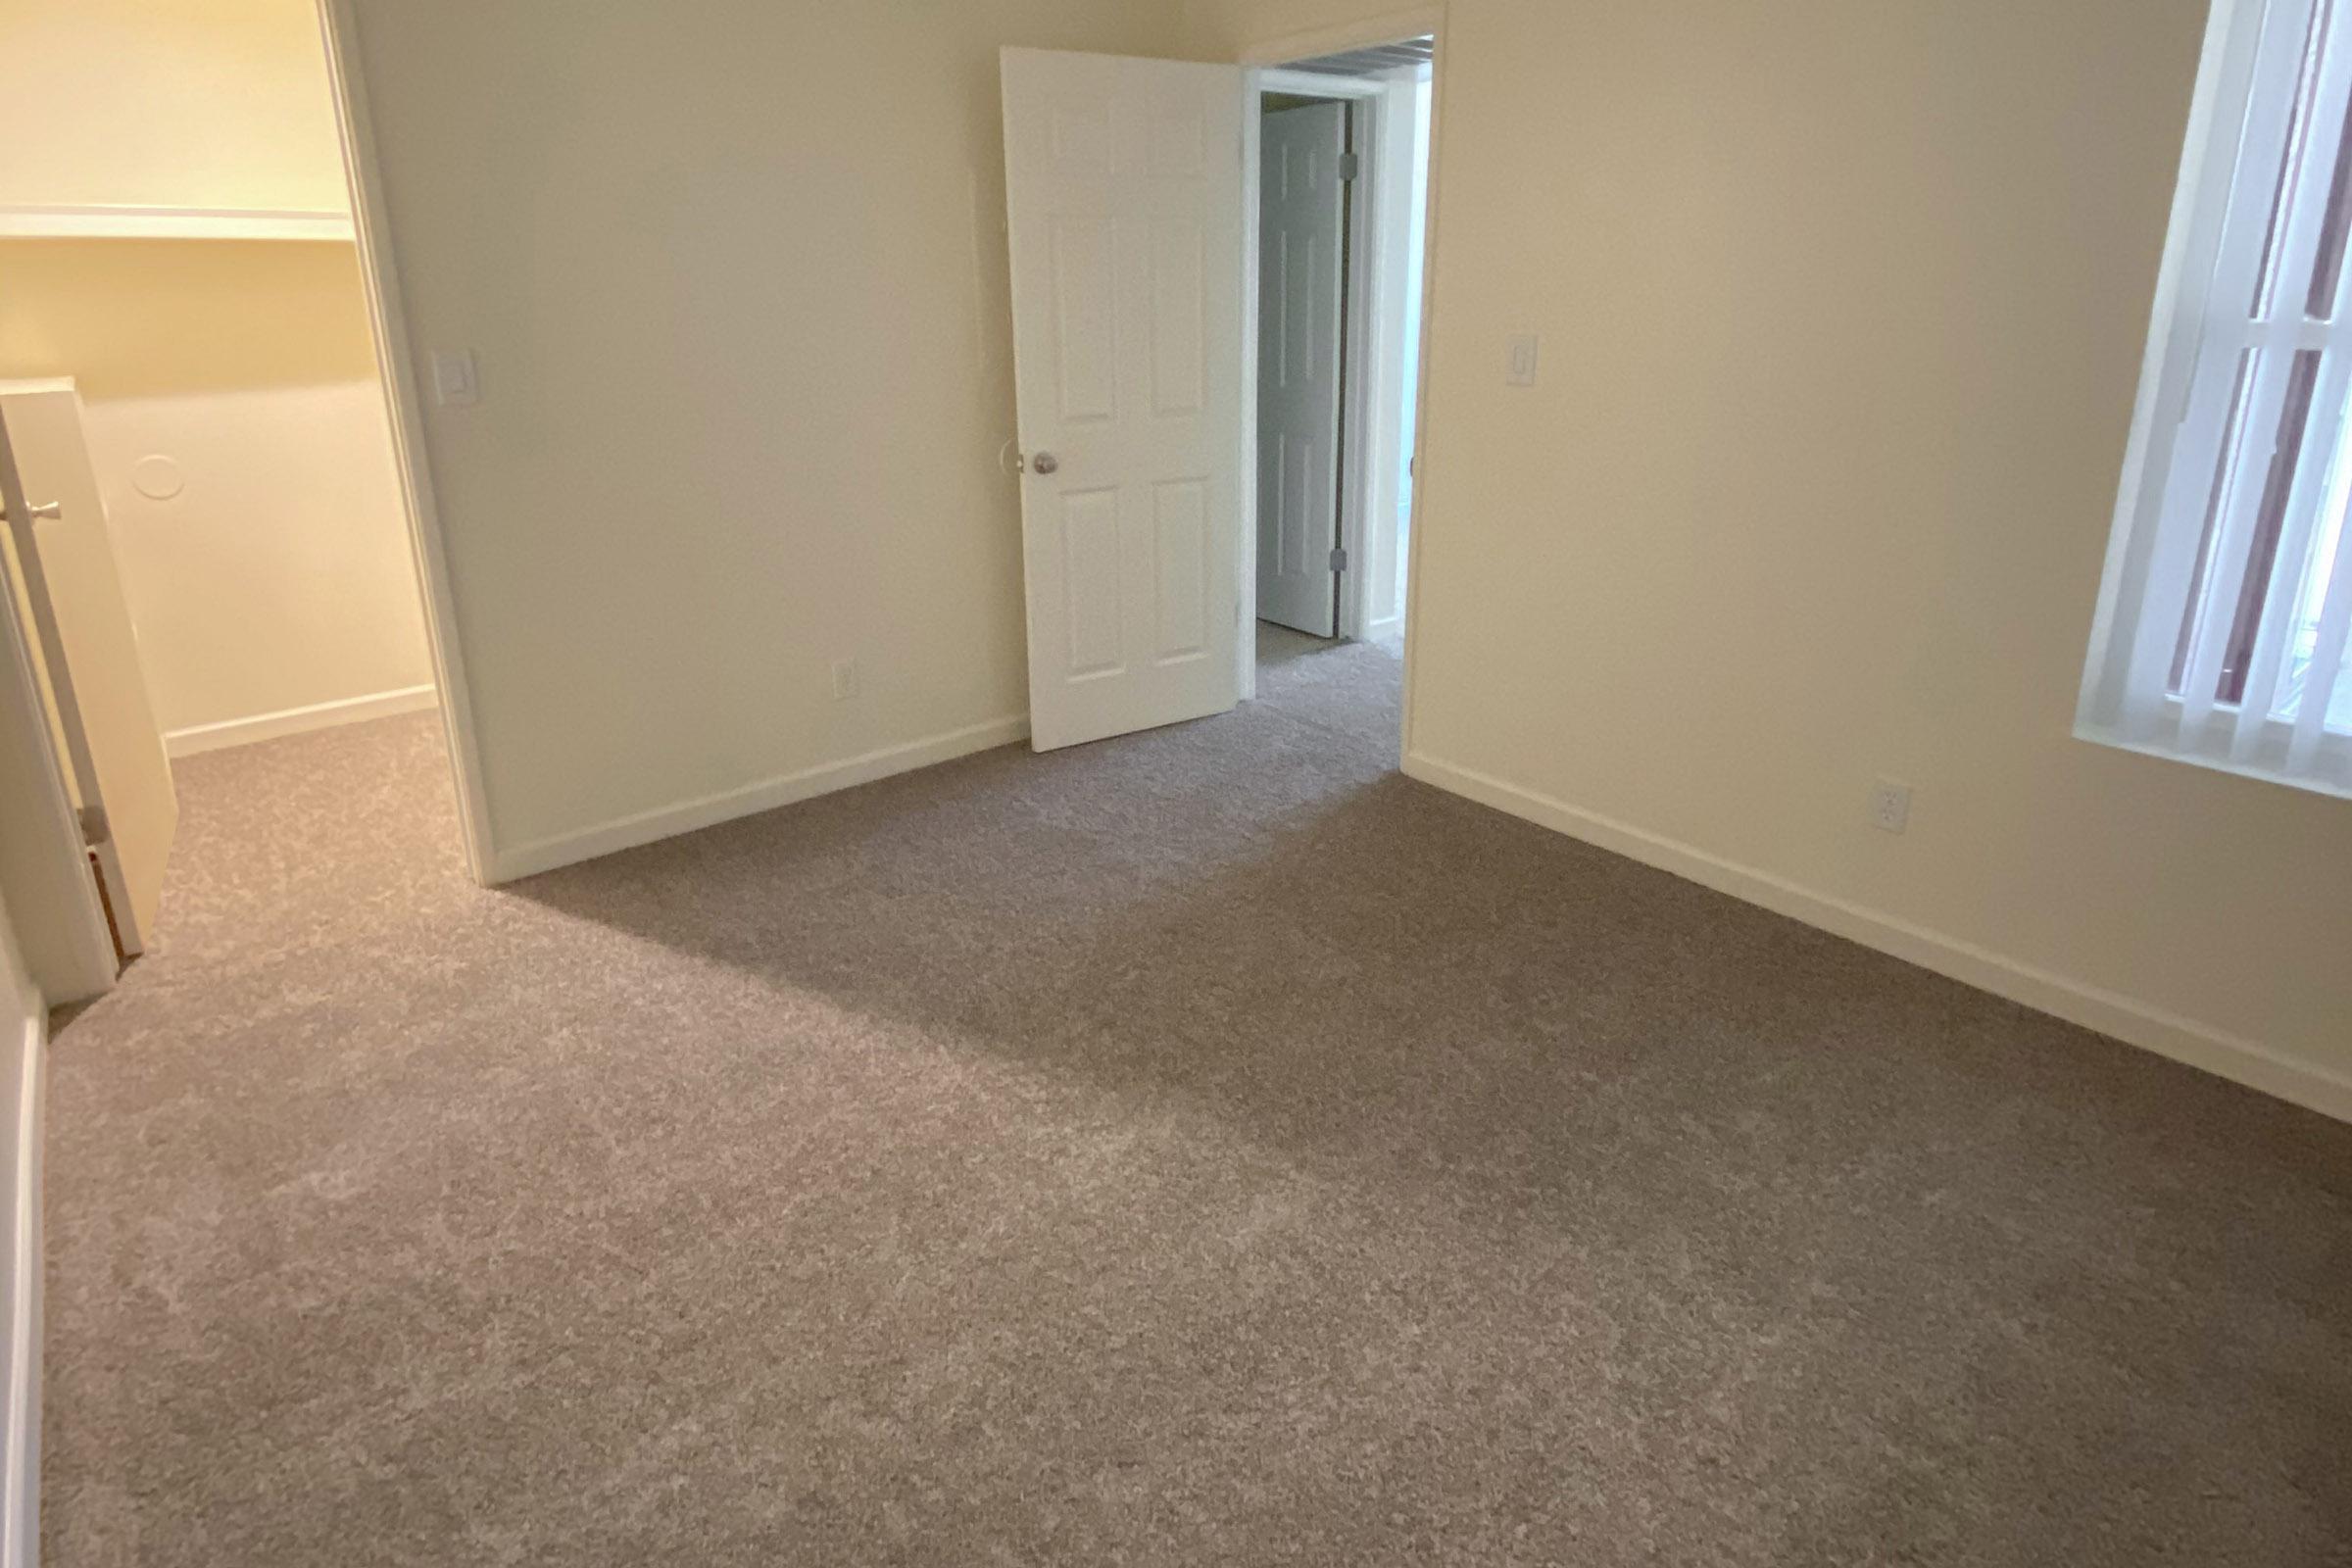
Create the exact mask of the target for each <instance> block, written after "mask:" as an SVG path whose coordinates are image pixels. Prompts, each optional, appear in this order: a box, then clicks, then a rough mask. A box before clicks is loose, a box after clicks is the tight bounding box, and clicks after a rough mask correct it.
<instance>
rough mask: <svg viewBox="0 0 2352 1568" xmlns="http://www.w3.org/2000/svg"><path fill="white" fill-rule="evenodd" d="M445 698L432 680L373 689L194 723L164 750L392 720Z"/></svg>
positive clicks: (168, 739)
mask: <svg viewBox="0 0 2352 1568" xmlns="http://www.w3.org/2000/svg"><path fill="white" fill-rule="evenodd" d="M439 701H440V694H439V693H438V692H437V691H436V689H435V688H434V687H433V686H431V685H430V684H427V685H423V686H403V687H401V688H399V689H398V690H396V691H388V692H369V693H368V695H367V696H365V697H344V698H339V699H337V700H336V701H334V702H331V703H313V704H311V705H310V706H309V707H308V708H282V709H279V710H278V711H276V712H274V713H256V714H254V715H253V716H252V717H250V718H229V719H222V720H221V722H220V723H217V724H191V725H189V726H188V727H187V728H185V729H175V730H171V731H168V732H167V733H166V734H165V736H164V750H165V751H166V752H168V753H170V754H171V755H172V756H173V757H175V758H176V757H194V756H196V755H198V754H199V753H202V752H218V751H222V750H225V749H226V748H228V747H231V746H251V745H253V744H254V743H255V742H256V741H273V740H277V739H279V738H281V737H283V736H287V735H302V734H307V733H308V732H310V731H311V730H315V729H332V728H334V727H335V726H336V725H337V724H357V723H359V722H361V721H362V720H364V719H369V718H389V717H391V716H392V715H393V714H394V713H421V712H423V711H425V710H427V709H429V708H432V707H433V706H434V705H435V704H437V703H438V702H439Z"/></svg>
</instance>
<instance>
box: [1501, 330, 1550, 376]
mask: <svg viewBox="0 0 2352 1568" xmlns="http://www.w3.org/2000/svg"><path fill="white" fill-rule="evenodd" d="M1541 347H1542V343H1541V341H1540V340H1539V339H1538V338H1537V336H1536V334H1535V333H1533V332H1521V333H1520V334H1518V335H1517V336H1516V337H1514V338H1512V339H1511V357H1510V365H1509V369H1508V371H1507V372H1506V379H1508V381H1509V382H1510V384H1511V385H1512V386H1534V385H1535V384H1536V358H1537V351H1538V350H1539V349H1540V348H1541Z"/></svg>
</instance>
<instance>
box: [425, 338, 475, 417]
mask: <svg viewBox="0 0 2352 1568" xmlns="http://www.w3.org/2000/svg"><path fill="white" fill-rule="evenodd" d="M433 401H434V402H435V403H438V404H440V405H442V406H443V407H444V408H455V407H460V406H463V405H465V404H469V403H479V402H481V401H482V380H481V377H480V375H478V374H477V373H475V370H474V368H473V350H471V349H435V350H433Z"/></svg>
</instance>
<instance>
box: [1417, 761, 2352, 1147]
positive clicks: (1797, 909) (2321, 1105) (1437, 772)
mask: <svg viewBox="0 0 2352 1568" xmlns="http://www.w3.org/2000/svg"><path fill="white" fill-rule="evenodd" d="M1404 771H1405V773H1406V774H1407V775H1408V776H1410V777H1413V778H1417V779H1420V780H1421V781H1422V782H1424V783H1426V784H1433V785H1435V786H1437V787H1438V788H1439V789H1442V790H1446V791H1448V792H1450V793H1452V794H1455V795H1460V796H1463V797H1465V798H1466V799H1469V800H1473V801H1476V802H1478V803H1479V804H1480V805H1482V806H1491V807H1493V808H1495V809H1496V810H1498V811H1506V812H1508V813H1509V814H1511V815H1512V816H1516V817H1521V818H1524V819H1525V820H1527V821H1530V822H1534V823H1537V824H1539V825H1541V826H1544V827H1547V828H1550V829H1552V830H1553V831H1555V832H1559V833H1565V834H1567V835H1568V836H1569V837H1570V838H1573V839H1581V840H1583V841H1584V842H1585V843H1587V844H1592V845H1595V846H1597V847H1599V848H1601V849H1604V850H1608V851H1611V852H1613V853H1615V854H1618V855H1622V856H1624V857H1626V858H1628V859H1632V860H1639V861H1641V862H1642V864H1643V865H1649V866H1654V867H1656V868H1657V869H1659V870H1661V871H1669V872H1672V873H1673V874H1674V875H1676V876H1679V877H1682V878H1684V879H1685V880H1687V881H1691V882H1696V883H1698V884H1699V885H1700V886H1701V887H1707V888H1713V889H1714V890H1715V891H1716V892H1718V893H1728V894H1730V895H1731V896H1732V897H1733V898H1736V899H1740V900H1743V901H1745V902H1746V903H1749V904H1755V905H1760V906H1762V907H1765V908H1767V909H1770V910H1772V911H1773V912H1775V913H1776V914H1785V915H1788V916H1789V918H1790V919H1793V920H1801V921H1803V922H1804V923H1805V924H1807V925H1810V926H1817V927H1819V928H1820V929H1822V930H1824V931H1829V932H1832V933H1834V934H1836V935H1838V936H1841V937H1844V938H1846V939H1847V940H1848V941H1852V942H1858V943H1860V944H1861V945H1862V946H1864V947H1866V948H1875V949H1876V950H1878V951H1879V952H1881V953H1886V954H1891V955H1892V956H1895V957H1898V958H1901V959H1903V960H1905V961H1906V962H1909V963H1915V964H1918V965H1919V966H1920V967H1921V968H1923V969H1932V970H1934V971H1935V972H1936V973H1937V974H1940V975H1944V976H1947V977H1949V978H1950V979H1954V980H1957V981H1960V982H1961V983H1962V984H1964V985H1971V986H1975V987H1976V988H1977V989H1978V990H1980V991H1989V992H1991V993H1992V994H1993V995H1994V996H1997V997H2005V998H2007V999H2008V1000H2009V1001H2011V1002H2016V1003H2021V1004H2023V1005H2026V1006H2029V1007H2032V1008H2034V1009H2035V1010H2036V1011H2040V1012H2046V1013H2049V1014H2051V1015H2053V1016H2055V1017H2059V1018H2064V1019H2065V1020H2067V1021H2068V1022H2069V1023H2076V1024H2081V1025H2082V1027H2083V1028H2085V1029H2092V1030H2096V1031H2097V1032H2098V1033H2100V1034H2103V1035H2108V1036H2111V1037H2112V1038H2114V1039H2117V1040H2121V1041H2123V1042H2125V1043H2126V1044H2127V1045H2133V1046H2139V1047H2141V1048H2143V1049H2145V1050H2148V1051H2153V1052H2155V1053H2156V1054H2159V1055H2163V1056H2170V1057H2171V1058H2173V1059H2174V1060H2175V1061H2180V1062H2185V1063H2187V1064H2188V1065H2189V1066H2192V1067H2197V1068H2201V1069H2203V1070H2204V1071H2206V1072H2210V1073H2213V1074H2216V1075H2217V1076H2219V1077H2223V1078H2227V1079H2229V1080H2230V1081H2231V1082H2233V1083H2239V1084H2243V1085H2245V1086H2246V1087H2247V1088H2249V1089H2255V1090H2259V1091H2261V1092H2262V1093H2264V1094H2266V1095H2273V1096H2276V1097H2277V1098H2278V1099H2280V1100H2284V1101H2289V1102H2291V1103H2295V1104H2298V1105H2302V1106H2304V1107H2306V1108H2308V1109H2311V1110H2316V1111H2318V1112H2320V1113H2321V1114H2322V1115H2326V1116H2332V1117H2335V1118H2336V1119H2337V1120H2339V1121H2352V1075H2347V1074H2345V1073H2343V1072H2341V1071H2339V1070H2336V1069H2334V1068H2329V1067H2324V1066H2321V1065H2319V1064H2318V1063H2315V1062H2310V1061H2304V1060H2300V1059H2297V1058H2296V1057H2293V1056H2289V1055H2287V1054H2284V1053H2282V1052H2278V1051H2275V1050H2273V1049H2272V1048H2270V1047H2268V1046H2264V1045H2259V1044H2257V1043H2256V1042H2254V1041H2251V1040H2246V1039H2243V1038H2241V1037H2239V1036H2236V1035H2232V1034H2230V1033H2229V1032H2228V1031H2227V1030H2223V1029H2218V1028H2215V1027H2214V1026H2212V1025H2210V1024H2205V1023H2199V1022H2197V1021H2196V1020H2195V1019H2192V1018H2184V1017H2181V1016H2180V1015H2179V1014H2177V1013H2172V1012H2167V1011H2165V1010H2164V1009H2162V1008H2160V1007H2153V1006H2150V1005H2147V1004H2145V1003H2142V1002H2139V1001H2136V1000H2134V999H2132V998H2131V997H2127V996H2124V995H2122V994H2120V993H2118V992H2113V991H2108V990H2104V989H2102V988H2100V987H2098V986H2093V985H2087V984H2084V983H2083V982H2082V981H2079V980H2071V979H2068V978H2067V977H2066V976H2064V975H2058V974H2052V973H2050V972H2049V971H2048V970H2046V969H2038V968H2035V967H2034V965H2032V964H2029V963H2024V962H2021V961H2019V960H2018V959H2016V958H2012V957H2008V956H2004V955H2002V954H1998V953H1993V952H1991V951H1989V950H1987V949H1985V948H1981V947H1978V946H1977V945H1975V944H1974V943H1970V942H1964V941H1961V940H1960V939H1959V938H1957V937H1953V936H1947V935H1945V934H1944V933H1942V932H1940V931H1933V930H1930V929H1928V928H1927V927H1924V926H1919V925H1914V924H1913V923H1911V922H1910V921H1908V920H1901V919H1897V918H1895V917H1894V916H1893V915H1889V914H1885V913H1882V912H1880V911H1879V910H1876V909H1870V908H1865V907H1862V906H1861V905H1858V904H1852V903H1849V902H1847V901H1846V900H1843V899H1838V898H1832V897H1830V896H1828V895H1827V894H1822V893H1815V892H1813V891H1811V890H1810V889H1807V888H1803V887H1800V886H1798V885H1797V884H1795V883H1793V882H1790V881H1789V880H1787V879H1786V878H1783V877H1779V876H1775V875H1773V874H1772V873H1770V872H1768V871H1761V870H1757V869H1755V868H1754V867H1752V866H1745V865H1740V864H1737V863H1735V862H1733V861H1730V860H1726V859H1723V858H1720V857H1718V856H1714V855H1710V854H1708V853H1706V852H1705V851H1703V850H1699V849H1695V848H1693V847H1691V845H1688V844H1682V843H1678V842H1677V841H1675V840H1673V839H1668V838H1663V837H1661V836H1659V835H1657V834H1654V833H1650V832H1647V831H1645V830H1643V829H1642V828H1638V827H1634V826H1632V825H1631V824H1629V823H1625V822H1620V821H1615V820H1613V819H1611V818H1609V817H1605V816H1601V815H1598V814H1596V813H1594V812H1592V811H1587V810H1584V809H1580V808H1577V807H1573V806H1570V805H1568V804H1566V803H1565V802H1562V801H1556V800H1553V799H1551V798H1550V797H1548V796H1544V795H1538V794H1536V793H1534V792H1533V791H1530V790H1523V789H1521V788H1519V787H1518V786H1517V785H1514V784H1508V783H1505V782H1504V781H1502V780H1501V779H1497V778H1494V777H1491V776H1489V775H1487V774H1484V773H1480V772H1477V771H1474V770H1473V769H1470V768H1466V767H1458V766H1455V765H1454V764H1453V763H1450V762H1443V761H1440V760H1437V759H1436V758H1433V757H1430V756H1428V755H1426V754H1424V753H1418V752H1415V753H1408V754H1407V755H1406V757H1405V759H1404Z"/></svg>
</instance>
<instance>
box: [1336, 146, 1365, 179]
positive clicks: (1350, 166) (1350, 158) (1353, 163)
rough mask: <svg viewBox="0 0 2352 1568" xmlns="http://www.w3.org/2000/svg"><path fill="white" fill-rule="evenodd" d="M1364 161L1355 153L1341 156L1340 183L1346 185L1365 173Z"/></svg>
mask: <svg viewBox="0 0 2352 1568" xmlns="http://www.w3.org/2000/svg"><path fill="white" fill-rule="evenodd" d="M1363 167H1364V161H1363V160H1362V159H1361V158H1358V157H1357V156H1356V155H1355V154H1353V153H1342V154H1340V181H1341V183H1342V184H1346V183H1348V182H1349V181H1351V180H1353V179H1354V178H1355V176H1356V175H1357V174H1358V173H1360V172H1362V171H1363Z"/></svg>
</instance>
